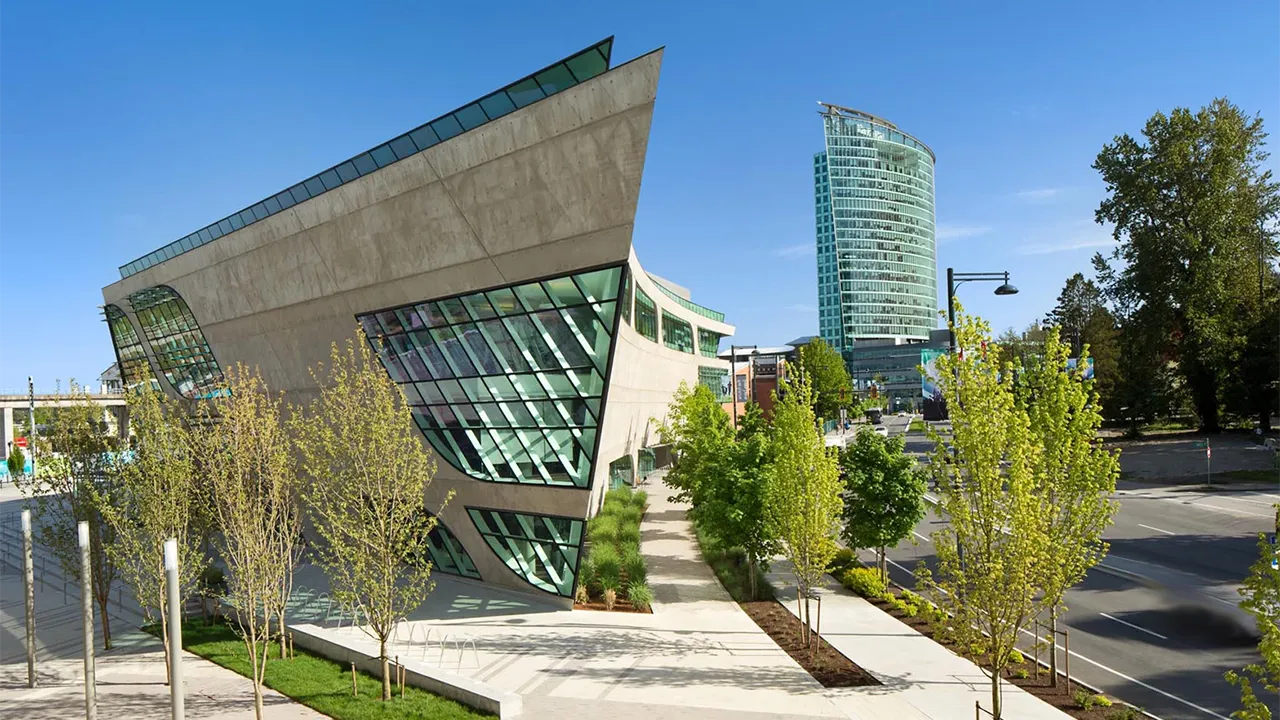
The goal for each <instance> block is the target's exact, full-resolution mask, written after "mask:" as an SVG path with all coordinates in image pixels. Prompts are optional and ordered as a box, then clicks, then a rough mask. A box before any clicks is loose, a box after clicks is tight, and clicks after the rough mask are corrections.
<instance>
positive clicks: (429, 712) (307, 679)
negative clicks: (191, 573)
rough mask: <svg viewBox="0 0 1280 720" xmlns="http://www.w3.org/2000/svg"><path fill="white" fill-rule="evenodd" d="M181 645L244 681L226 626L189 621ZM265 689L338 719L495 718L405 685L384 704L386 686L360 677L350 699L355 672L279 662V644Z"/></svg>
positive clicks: (240, 654) (245, 668)
mask: <svg viewBox="0 0 1280 720" xmlns="http://www.w3.org/2000/svg"><path fill="white" fill-rule="evenodd" d="M182 643H183V646H184V647H186V649H187V650H189V651H191V652H193V653H195V654H196V655H199V656H200V657H202V658H205V659H207V660H211V661H213V662H214V663H217V664H218V665H221V666H222V667H224V668H227V669H230V670H233V671H235V672H237V673H240V674H241V675H244V676H245V677H248V676H249V657H248V655H247V654H246V652H245V649H244V642H243V641H242V640H241V639H240V638H239V636H237V635H236V634H235V633H234V632H232V630H231V628H230V627H228V626H227V625H225V624H210V625H206V624H205V623H203V622H201V621H195V622H189V623H187V624H185V625H183V627H182ZM264 684H265V685H266V686H267V687H269V688H271V689H272V690H275V691H277V692H279V693H281V694H283V695H287V696H288V697H291V698H293V699H294V700H297V701H298V702H300V703H302V704H303V705H306V706H307V707H309V708H312V709H314V710H316V711H318V712H321V713H324V714H325V715H328V716H329V717H332V718H336V719H337V720H367V719H369V718H433V719H435V718H440V719H441V720H454V719H455V718H457V719H461V718H491V717H493V716H492V715H488V714H486V713H482V712H480V711H478V710H474V709H472V708H469V707H467V706H466V705H462V704H460V703H456V702H454V701H452V700H448V699H445V698H442V697H440V696H438V695H433V694H431V693H429V692H427V691H426V690H422V689H419V688H415V687H409V686H407V685H406V686H405V689H404V699H403V700H402V699H400V693H399V692H398V691H397V692H396V693H395V697H394V698H393V699H392V700H391V701H389V702H385V703H384V702H382V700H380V699H379V698H380V697H381V696H382V681H380V680H379V679H377V678H375V677H373V676H372V675H368V674H366V673H360V675H359V687H360V696H359V697H352V695H351V667H350V666H347V667H342V666H341V665H339V664H338V663H336V662H333V661H331V660H327V659H325V658H322V657H318V656H316V655H312V654H310V653H307V652H304V651H302V650H298V652H297V657H295V658H293V659H292V660H281V659H280V656H279V645H277V644H275V643H272V646H271V659H270V660H269V661H268V662H267V674H266V679H265V681H264Z"/></svg>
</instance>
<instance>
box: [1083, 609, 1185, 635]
mask: <svg viewBox="0 0 1280 720" xmlns="http://www.w3.org/2000/svg"><path fill="white" fill-rule="evenodd" d="M1098 614H1099V615H1101V616H1102V617H1104V618H1106V619H1108V620H1115V621H1116V622H1118V623H1120V624H1121V625H1126V626H1128V627H1131V628H1133V629H1134V630H1140V631H1142V632H1144V633H1146V634H1148V635H1155V636H1156V637H1158V638H1160V639H1161V640H1168V639H1169V638H1167V637H1165V636H1164V635H1161V634H1160V633H1158V632H1153V631H1151V630H1148V629H1146V628H1144V627H1138V626H1137V625H1134V624H1133V623H1131V622H1125V621H1124V620H1121V619H1120V618H1118V617H1114V616H1112V615H1108V614H1106V613H1098Z"/></svg>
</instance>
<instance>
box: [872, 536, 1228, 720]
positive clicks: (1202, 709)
mask: <svg viewBox="0 0 1280 720" xmlns="http://www.w3.org/2000/svg"><path fill="white" fill-rule="evenodd" d="M885 560H888V561H889V564H890V565H892V566H894V567H896V568H898V569H899V570H901V571H903V572H905V573H906V574H908V575H910V576H911V577H915V575H916V574H915V573H913V572H911V571H910V570H908V569H906V568H904V567H902V566H901V565H899V564H898V563H896V562H894V561H893V560H889V558H885ZM1019 629H1020V630H1021V631H1022V632H1024V633H1026V634H1027V635H1029V636H1031V637H1033V638H1034V637H1035V636H1036V634H1035V633H1033V632H1031V631H1030V630H1027V629H1026V628H1019ZM1038 640H1039V638H1037V641H1038ZM1054 646H1055V647H1057V648H1058V649H1059V650H1065V648H1063V647H1062V646H1061V645H1058V644H1057V643H1054ZM1067 652H1069V653H1071V655H1072V656H1073V657H1077V658H1080V659H1081V660H1083V661H1085V662H1087V663H1089V664H1090V665H1092V666H1094V667H1096V668H1098V669H1099V670H1103V671H1105V672H1109V673H1111V674H1112V675H1115V676H1116V677H1118V678H1120V679H1121V680H1124V681H1125V682H1131V683H1133V684H1134V685H1137V686H1139V687H1144V688H1146V689H1148V690H1150V691H1151V692H1153V693H1157V694H1159V695H1163V696H1164V697H1167V698H1169V699H1170V700H1176V701H1177V702H1180V703H1182V704H1183V705H1186V706H1187V707H1189V708H1192V709H1195V710H1199V711H1200V712H1202V713H1204V714H1205V715H1208V716H1210V717H1214V718H1217V719H1218V720H1231V718H1229V717H1227V716H1225V715H1219V714H1218V713H1216V712H1214V711H1212V710H1210V709H1209V708H1206V707H1201V706H1199V705H1197V704H1195V703H1193V702H1191V701H1190V700H1184V699H1182V698H1180V697H1178V696H1177V695H1174V694H1173V693H1170V692H1165V691H1164V690H1161V689H1160V688H1158V687H1155V686H1154V685H1148V684H1147V683H1144V682H1142V681H1141V680H1139V679H1137V678H1135V677H1130V676H1128V675H1125V674H1124V673H1122V672H1120V671H1119V670H1116V669H1114V668H1109V667H1107V666H1106V665H1103V664H1102V663H1100V662H1098V661H1097V660H1090V659H1089V658H1087V657H1085V656H1083V655H1081V654H1080V653H1078V652H1076V651H1075V650H1067Z"/></svg>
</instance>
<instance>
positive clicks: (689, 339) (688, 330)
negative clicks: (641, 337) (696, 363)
mask: <svg viewBox="0 0 1280 720" xmlns="http://www.w3.org/2000/svg"><path fill="white" fill-rule="evenodd" d="M662 344H663V345H666V346H667V347H669V348H671V349H672V350H679V351H680V352H685V353H691V354H692V353H693V328H692V327H690V326H689V323H687V322H685V321H684V320H681V319H680V318H678V317H676V316H675V315H672V314H671V313H669V312H667V311H666V310H663V311H662Z"/></svg>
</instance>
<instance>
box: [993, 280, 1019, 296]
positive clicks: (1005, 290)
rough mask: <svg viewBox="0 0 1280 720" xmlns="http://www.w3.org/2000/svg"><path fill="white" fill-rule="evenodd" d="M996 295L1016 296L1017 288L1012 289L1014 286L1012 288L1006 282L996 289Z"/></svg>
mask: <svg viewBox="0 0 1280 720" xmlns="http://www.w3.org/2000/svg"><path fill="white" fill-rule="evenodd" d="M996 294H997V295H1017V294H1018V288H1016V287H1014V286H1012V285H1010V284H1009V283H1007V282H1006V283H1005V284H1003V285H1001V286H1000V287H998V288H996Z"/></svg>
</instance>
